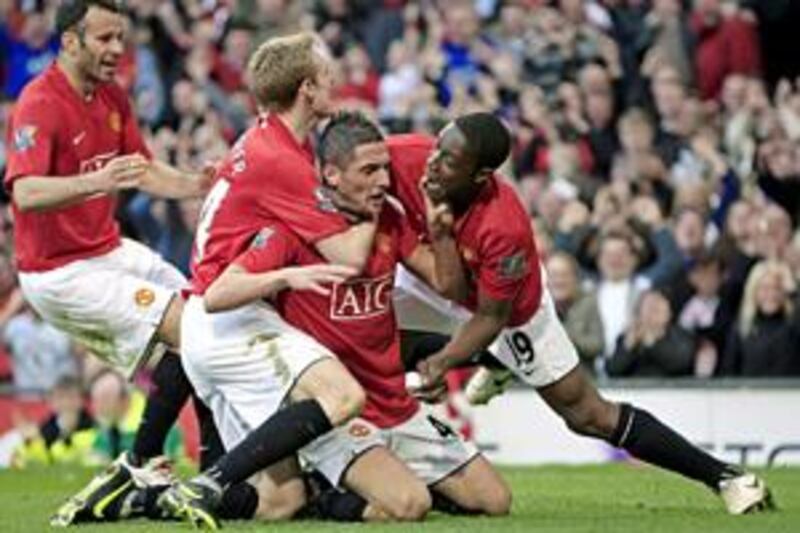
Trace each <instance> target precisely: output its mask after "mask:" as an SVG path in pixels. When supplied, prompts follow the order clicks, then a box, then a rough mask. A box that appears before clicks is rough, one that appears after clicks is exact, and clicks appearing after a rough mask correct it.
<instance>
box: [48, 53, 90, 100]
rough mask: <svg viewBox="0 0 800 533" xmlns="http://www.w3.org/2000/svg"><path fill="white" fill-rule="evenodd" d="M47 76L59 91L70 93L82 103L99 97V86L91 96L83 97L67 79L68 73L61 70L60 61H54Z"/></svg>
mask: <svg viewBox="0 0 800 533" xmlns="http://www.w3.org/2000/svg"><path fill="white" fill-rule="evenodd" d="M45 75H46V76H47V78H48V80H49V82H50V83H52V84H53V85H55V87H56V88H57V89H59V90H62V91H65V92H67V93H69V95H70V97H72V98H74V99H75V100H77V101H78V102H82V103H88V102H91V101H92V100H93V99H94V97H95V96H96V95H97V89H98V88H99V87H100V86H99V85H97V86H95V88H94V91H92V93H91V94H90V95H88V96H83V95H82V94H81V93H80V92H79V91H78V90H77V89H76V88H75V87H73V86H72V84H71V83H70V82H69V78H67V74H66V72H64V69H63V68H61V65H59V64H58V60H56V61H53V63H52V64H51V65H50V66H49V67H47V71H46V74H45Z"/></svg>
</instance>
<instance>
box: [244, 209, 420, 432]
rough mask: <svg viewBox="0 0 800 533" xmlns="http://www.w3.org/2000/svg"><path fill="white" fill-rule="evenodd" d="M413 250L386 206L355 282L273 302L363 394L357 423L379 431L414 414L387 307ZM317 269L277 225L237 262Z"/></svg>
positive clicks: (256, 268)
mask: <svg viewBox="0 0 800 533" xmlns="http://www.w3.org/2000/svg"><path fill="white" fill-rule="evenodd" d="M416 245H417V238H416V234H415V233H414V232H413V231H412V230H411V228H410V227H409V226H408V225H407V224H406V223H405V222H404V217H403V216H402V215H401V214H400V213H399V212H398V211H397V210H396V209H395V208H393V207H389V206H387V207H386V208H384V210H383V212H382V214H381V216H380V218H379V221H378V228H377V232H376V236H375V244H374V246H373V250H372V253H371V255H370V257H369V259H368V261H367V265H366V268H365V269H364V271H363V272H362V273H361V274H360V275H359V277H358V278H356V279H350V280H347V281H346V282H345V283H343V284H337V285H334V286H333V287H332V288H331V292H330V295H328V296H322V295H319V294H316V293H314V292H311V291H292V290H287V291H282V292H281V293H279V295H278V297H277V299H276V307H277V309H278V312H279V313H280V314H281V316H282V317H283V318H284V319H285V320H286V321H287V322H289V323H290V324H292V325H293V326H295V327H296V328H298V329H300V330H302V331H304V332H306V333H307V334H309V335H311V336H312V337H313V338H315V339H316V340H317V341H318V342H320V343H321V344H323V345H324V346H326V347H327V348H328V349H329V350H330V351H331V352H333V353H334V354H336V355H337V357H338V358H339V360H340V361H342V363H344V364H345V365H346V366H347V368H348V369H349V370H350V372H351V373H352V374H353V376H354V377H355V378H356V379H357V380H358V382H359V383H361V385H362V386H363V387H364V390H365V391H366V393H367V403H366V406H365V408H364V411H363V413H362V415H361V416H362V417H364V418H365V419H366V420H369V421H370V422H372V423H373V424H375V425H377V426H378V427H381V428H389V427H394V426H396V425H398V424H401V423H403V422H405V421H406V420H408V419H409V418H411V416H413V415H414V413H416V411H417V409H418V407H419V405H418V403H417V400H416V399H414V398H413V397H412V396H411V395H410V394H409V393H408V392H407V390H406V386H405V370H404V368H403V363H402V361H401V358H400V337H399V333H398V330H397V322H396V319H395V314H394V309H393V307H392V287H393V285H394V271H395V266H396V264H397V262H398V261H400V260H401V259H402V258H403V257H407V256H408V255H409V254H411V252H412V251H413V250H414V248H415V247H416ZM322 262H324V260H323V259H322V257H321V256H320V255H319V254H318V253H317V252H316V251H315V250H314V249H313V248H311V247H309V246H308V245H307V244H304V243H303V242H301V241H300V239H299V238H298V237H297V236H296V235H294V234H293V233H292V232H291V231H290V230H288V229H287V228H286V226H284V225H282V224H275V225H273V226H270V227H268V228H265V229H264V230H262V233H261V234H260V235H259V238H257V239H256V240H255V241H254V243H253V247H251V248H250V249H249V250H248V251H247V252H246V253H244V254H243V255H242V256H240V257H239V258H238V259H237V260H236V263H237V264H239V265H241V266H242V267H244V268H245V269H246V270H248V271H249V272H264V271H268V270H275V269H279V268H282V267H285V266H291V265H312V264H317V263H322ZM289 357H291V354H290V355H289Z"/></svg>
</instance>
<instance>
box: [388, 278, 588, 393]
mask: <svg viewBox="0 0 800 533" xmlns="http://www.w3.org/2000/svg"><path fill="white" fill-rule="evenodd" d="M545 282H546V277H545V272H544V269H542V283H545ZM545 287H546V285H545ZM394 303H395V311H396V313H397V321H398V324H399V327H400V329H410V330H417V331H430V332H434V333H442V334H445V335H452V334H453V333H454V332H455V331H456V329H457V328H458V327H459V326H460V325H461V324H463V323H464V322H466V321H467V320H469V318H470V316H472V315H471V313H470V312H469V311H468V310H467V309H465V308H463V307H461V306H459V305H458V304H455V303H452V302H450V301H448V300H446V299H445V298H443V297H442V296H440V295H439V294H437V293H436V292H434V291H433V289H431V288H430V287H429V286H428V285H426V284H425V283H424V282H423V281H421V280H420V279H419V278H417V277H416V276H414V275H413V274H412V273H410V272H409V271H408V270H406V269H405V268H403V267H402V266H400V267H398V272H397V276H395V288H394ZM489 351H490V352H492V354H494V356H495V357H497V359H498V360H499V361H500V362H501V363H503V364H504V365H505V366H506V367H508V368H509V370H511V371H512V372H514V374H516V375H517V377H519V378H520V379H521V380H522V381H524V382H525V383H527V384H529V385H532V386H534V387H537V388H538V387H544V386H547V385H550V384H552V383H555V382H556V381H558V380H559V379H561V378H562V377H564V376H565V375H566V374H567V373H569V372H570V371H571V370H572V369H574V368H575V367H576V366H578V364H579V362H580V360H579V358H578V352H577V351H576V349H575V346H574V345H573V344H572V341H571V340H570V338H569V336H567V332H566V331H565V330H564V326H562V325H561V321H560V320H559V318H558V314H557V313H556V308H555V304H554V303H553V298H552V296H550V291H548V290H547V289H546V288H545V289H544V291H543V292H542V302H541V304H540V306H539V309H538V311H536V314H534V315H533V317H531V319H530V320H529V321H528V322H527V323H525V324H522V325H521V326H518V327H514V328H506V329H504V330H503V331H502V332H501V333H500V335H498V337H497V339H495V341H494V342H493V343H492V345H491V346H489Z"/></svg>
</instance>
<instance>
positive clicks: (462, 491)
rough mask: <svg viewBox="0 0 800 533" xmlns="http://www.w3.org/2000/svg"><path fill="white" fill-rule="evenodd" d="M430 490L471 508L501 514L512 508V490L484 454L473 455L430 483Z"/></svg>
mask: <svg viewBox="0 0 800 533" xmlns="http://www.w3.org/2000/svg"><path fill="white" fill-rule="evenodd" d="M431 490H432V491H435V492H438V493H440V494H442V495H443V496H445V497H447V498H448V499H450V500H451V501H453V502H455V503H456V504H458V506H459V507H461V508H463V509H465V510H466V511H470V512H477V513H485V514H488V515H492V516H502V515H506V514H508V512H509V510H510V509H511V490H510V489H509V487H508V485H507V484H506V482H505V481H504V480H503V478H502V477H501V476H500V473H499V472H498V471H497V470H496V469H495V468H494V467H493V466H492V464H491V463H489V461H488V460H487V459H486V458H485V457H484V456H483V455H477V456H475V457H474V458H473V459H472V460H471V461H470V462H469V463H467V464H466V465H464V466H463V467H462V468H460V469H459V470H456V471H455V472H453V473H451V474H450V475H449V476H447V477H446V478H444V479H442V480H441V481H439V482H437V483H436V484H434V485H433V486H431Z"/></svg>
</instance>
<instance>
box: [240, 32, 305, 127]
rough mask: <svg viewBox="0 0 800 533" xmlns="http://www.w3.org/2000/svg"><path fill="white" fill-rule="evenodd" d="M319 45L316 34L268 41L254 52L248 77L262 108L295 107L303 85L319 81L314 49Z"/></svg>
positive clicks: (249, 63) (276, 109)
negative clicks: (308, 80) (315, 80)
mask: <svg viewBox="0 0 800 533" xmlns="http://www.w3.org/2000/svg"><path fill="white" fill-rule="evenodd" d="M318 42H319V40H318V38H317V37H316V36H315V35H314V34H313V33H309V32H302V33H295V34H292V35H287V36H283V37H275V38H273V39H269V40H268V41H266V42H264V43H263V44H261V45H260V46H259V47H258V48H257V49H256V51H255V52H253V54H252V55H251V56H250V60H249V61H248V64H247V76H248V82H249V85H250V90H251V91H252V93H253V96H254V97H255V99H256V102H257V103H258V105H259V106H260V107H262V108H264V109H267V110H274V111H284V110H286V109H288V108H289V107H291V106H292V104H293V103H294V101H295V99H296V98H297V91H298V90H299V89H300V85H301V84H302V83H303V81H305V80H307V79H311V80H314V79H316V77H317V73H318V69H319V64H318V63H317V61H315V59H314V48H315V45H317V43H318Z"/></svg>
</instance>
